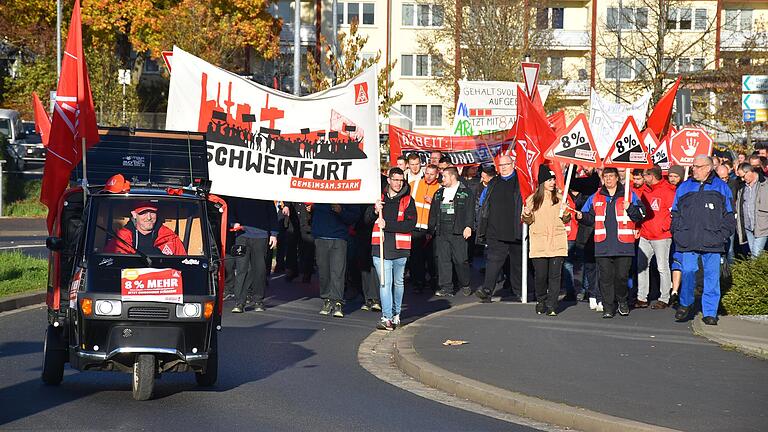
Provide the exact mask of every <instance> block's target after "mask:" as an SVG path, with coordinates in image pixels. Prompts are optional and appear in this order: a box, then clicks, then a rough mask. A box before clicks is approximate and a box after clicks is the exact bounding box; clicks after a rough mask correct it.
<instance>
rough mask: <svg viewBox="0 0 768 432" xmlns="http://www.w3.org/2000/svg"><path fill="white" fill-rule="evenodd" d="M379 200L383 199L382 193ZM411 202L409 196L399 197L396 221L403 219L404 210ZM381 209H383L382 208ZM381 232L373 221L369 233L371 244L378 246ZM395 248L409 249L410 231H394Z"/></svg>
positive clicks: (381, 235) (381, 236)
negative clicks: (371, 229)
mask: <svg viewBox="0 0 768 432" xmlns="http://www.w3.org/2000/svg"><path fill="white" fill-rule="evenodd" d="M381 201H382V202H383V201H384V195H382V196H381ZM410 203H411V196H410V195H405V196H403V197H402V198H400V204H399V205H398V208H397V221H398V222H402V221H404V220H405V210H406V209H407V208H408V205H409V204H410ZM382 211H383V210H382ZM383 234H384V233H382V232H381V228H379V224H378V223H376V222H374V223H373V232H372V233H371V245H373V246H378V245H379V243H381V239H382V238H383ZM395 248H396V249H408V250H410V249H411V233H395Z"/></svg>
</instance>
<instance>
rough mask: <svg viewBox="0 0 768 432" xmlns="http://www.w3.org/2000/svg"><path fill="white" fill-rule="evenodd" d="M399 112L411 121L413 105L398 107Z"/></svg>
mask: <svg viewBox="0 0 768 432" xmlns="http://www.w3.org/2000/svg"><path fill="white" fill-rule="evenodd" d="M400 112H401V113H403V115H404V116H406V117H408V118H409V119H411V121H413V105H400Z"/></svg>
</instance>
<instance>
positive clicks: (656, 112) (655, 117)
mask: <svg viewBox="0 0 768 432" xmlns="http://www.w3.org/2000/svg"><path fill="white" fill-rule="evenodd" d="M679 86H680V77H679V76H678V77H677V81H675V84H674V85H672V87H671V88H670V89H669V90H667V92H666V93H665V94H664V96H662V97H661V99H659V101H658V102H657V103H656V106H654V107H653V110H652V111H651V115H649V116H648V121H647V122H646V123H645V124H646V128H647V129H651V130H652V131H653V133H654V134H656V138H660V137H662V136H664V134H665V133H666V132H667V128H668V127H669V120H670V118H671V117H672V105H673V104H674V103H675V96H676V95H677V88H678V87H679Z"/></svg>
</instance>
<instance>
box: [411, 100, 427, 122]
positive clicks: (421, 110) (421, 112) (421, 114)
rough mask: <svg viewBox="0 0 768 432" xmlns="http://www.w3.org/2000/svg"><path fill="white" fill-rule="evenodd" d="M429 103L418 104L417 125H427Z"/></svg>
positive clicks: (415, 120)
mask: <svg viewBox="0 0 768 432" xmlns="http://www.w3.org/2000/svg"><path fill="white" fill-rule="evenodd" d="M427 112H428V111H427V105H416V118H415V119H414V123H415V124H416V126H426V125H427Z"/></svg>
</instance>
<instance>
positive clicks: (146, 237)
mask: <svg viewBox="0 0 768 432" xmlns="http://www.w3.org/2000/svg"><path fill="white" fill-rule="evenodd" d="M117 237H119V238H120V239H122V240H123V241H120V240H118V239H116V238H113V239H112V240H110V241H109V243H107V246H106V247H105V248H104V251H105V252H108V253H122V254H135V253H136V250H139V251H141V252H143V253H145V254H147V255H159V254H163V255H186V254H187V251H186V250H185V249H184V243H182V241H181V239H180V238H179V236H177V235H176V233H175V232H173V231H171V230H170V229H169V228H168V227H166V226H165V225H163V224H158V223H157V207H155V205H154V204H153V203H151V202H147V201H143V202H139V203H138V204H137V205H136V207H134V209H133V211H131V220H130V221H129V222H128V223H127V224H126V225H125V226H124V227H123V228H121V229H120V230H119V231H118V232H117ZM129 245H130V246H129Z"/></svg>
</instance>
